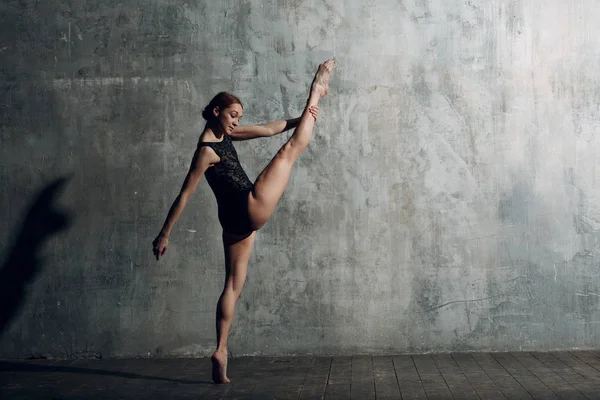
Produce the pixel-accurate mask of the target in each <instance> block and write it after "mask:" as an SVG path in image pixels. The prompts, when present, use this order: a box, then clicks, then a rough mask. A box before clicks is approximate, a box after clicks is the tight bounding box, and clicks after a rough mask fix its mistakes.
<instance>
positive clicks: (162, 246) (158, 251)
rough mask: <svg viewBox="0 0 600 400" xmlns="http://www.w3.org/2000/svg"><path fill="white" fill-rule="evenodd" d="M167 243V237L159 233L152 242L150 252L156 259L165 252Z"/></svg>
mask: <svg viewBox="0 0 600 400" xmlns="http://www.w3.org/2000/svg"><path fill="white" fill-rule="evenodd" d="M168 245H169V237H168V236H166V235H164V234H162V233H160V234H159V235H158V236H157V237H156V239H154V241H153V242H152V252H153V253H154V255H155V256H156V259H157V260H160V258H161V257H162V256H163V255H164V254H165V253H166V252H167V246H168Z"/></svg>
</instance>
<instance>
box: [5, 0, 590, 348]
mask: <svg viewBox="0 0 600 400" xmlns="http://www.w3.org/2000/svg"><path fill="white" fill-rule="evenodd" d="M599 18H600V5H598V4H597V3H596V2H594V1H592V0H580V1H573V0H569V1H563V2H549V1H543V0H532V1H525V0H511V1H508V0H470V1H443V2H442V1H437V0H403V1H378V2H373V1H368V0H360V1H352V2H350V1H348V0H346V1H340V2H334V1H322V2H317V1H305V2H300V1H280V0H271V1H254V0H251V1H226V2H212V3H210V2H208V1H201V0H185V1H184V0H169V1H164V0H152V1H146V2H141V1H138V0H133V1H128V2H126V3H124V2H122V1H112V0H103V1H101V0H88V1H86V2H59V1H56V0H49V1H45V2H34V1H30V0H23V1H16V0H7V1H4V2H3V3H2V4H0V58H1V59H2V61H1V63H0V85H1V86H2V90H0V141H1V142H0V178H1V181H2V185H1V187H0V218H1V220H2V221H4V224H3V225H4V229H2V230H0V250H1V251H2V253H1V254H2V256H1V257H3V258H2V259H0V261H1V262H3V263H5V264H4V265H7V263H8V261H7V260H8V259H9V257H8V255H9V254H10V251H11V248H12V247H11V246H13V243H14V241H15V237H16V233H17V232H18V231H19V229H20V228H21V225H22V221H23V218H24V215H25V214H26V213H27V210H28V207H29V205H30V204H31V202H32V201H33V200H34V198H35V195H36V193H38V191H39V190H40V189H41V188H43V187H45V186H46V185H48V184H49V183H50V182H52V181H53V180H55V179H58V178H60V177H65V176H70V177H71V178H70V180H69V181H68V183H67V184H66V186H65V189H64V191H63V193H62V195H61V196H60V206H61V207H63V208H64V209H66V210H68V211H69V212H70V213H72V215H73V223H72V225H71V226H70V227H69V228H68V229H67V230H65V231H62V232H60V233H58V234H56V235H54V236H52V237H50V238H49V239H48V241H47V242H46V243H45V245H43V246H42V247H41V249H40V268H39V272H38V273H37V274H36V275H35V278H34V279H32V280H31V281H28V282H25V283H23V282H19V281H18V280H15V285H16V286H18V285H21V286H23V289H24V292H23V293H24V294H23V300H22V304H21V305H20V306H19V308H18V309H16V310H15V313H14V317H13V318H12V319H11V322H10V325H8V326H6V327H5V328H4V330H3V332H2V333H1V334H2V336H0V356H1V357H28V356H32V355H33V356H39V355H42V356H43V355H51V356H67V357H76V356H78V355H86V354H90V353H91V354H102V355H103V356H139V355H144V356H145V355H152V356H166V355H174V356H189V355H193V356H203V355H208V354H210V353H211V352H212V351H213V349H214V345H215V341H216V340H215V337H216V335H215V332H214V313H215V305H216V301H217V299H218V297H219V294H220V290H221V285H222V282H223V277H224V268H223V254H222V248H221V244H220V241H221V232H220V228H219V224H218V220H217V215H216V202H215V200H214V197H213V195H212V193H211V192H210V189H209V187H208V185H207V184H206V182H205V181H202V183H201V184H200V185H199V187H198V190H197V191H196V193H195V195H194V197H193V198H192V200H190V202H189V203H188V206H187V208H186V209H185V211H184V213H183V214H182V216H181V218H180V220H179V221H178V223H177V224H176V226H175V228H174V230H173V233H172V235H171V239H170V247H169V250H168V252H167V255H166V257H165V258H164V259H162V260H161V261H160V262H156V260H153V256H152V252H151V241H152V240H153V239H154V237H155V236H156V234H157V233H158V231H159V229H160V227H161V225H162V223H163V221H164V218H165V216H166V213H167V211H168V208H169V206H170V205H171V203H172V201H173V200H174V199H175V196H176V195H177V193H178V191H179V188H180V187H181V184H182V181H183V178H184V177H185V174H186V172H187V168H188V166H189V162H190V160H191V156H192V154H193V151H194V148H195V146H196V143H197V140H198V135H199V133H200V132H201V130H202V128H203V120H202V119H201V116H200V114H201V111H202V109H203V107H204V106H205V105H206V103H208V101H209V100H210V98H211V97H212V96H213V95H214V94H216V93H217V92H218V91H221V90H227V91H232V92H233V93H235V94H237V95H238V96H239V97H241V99H242V101H243V103H244V116H245V117H244V121H243V123H263V122H266V121H269V120H274V119H281V118H292V117H296V116H298V115H299V113H300V112H301V110H302V107H303V103H304V101H305V99H306V96H307V93H308V85H309V83H310V80H311V79H312V74H313V73H314V70H315V68H316V66H317V64H318V63H319V62H322V61H323V60H325V59H326V58H329V57H332V56H333V57H335V59H336V60H337V66H336V71H335V73H334V76H333V78H332V81H331V84H330V94H329V95H328V96H327V97H326V98H324V99H323V101H322V102H321V104H320V109H321V111H320V116H319V121H318V122H317V124H316V127H315V131H314V137H313V140H312V141H311V143H310V145H309V147H308V148H307V150H306V151H305V153H304V154H303V155H302V157H301V158H300V160H299V161H298V162H297V164H296V165H295V167H294V172H293V175H292V177H291V179H290V183H289V186H288V187H287V189H286V192H285V193H284V195H283V198H282V200H281V202H280V203H279V205H278V208H277V210H276V212H275V214H274V215H273V217H272V218H271V220H270V221H269V222H268V224H267V225H266V226H265V227H264V228H263V229H261V230H260V231H259V233H258V236H257V238H256V242H255V248H254V251H253V254H252V258H251V260H250V265H249V273H248V279H247V282H246V285H245V287H244V291H243V293H242V296H241V299H240V301H239V302H238V305H237V309H236V317H235V321H234V325H233V328H232V333H231V338H230V350H231V352H232V353H233V354H234V355H241V354H246V355H254V354H265V355H282V354H317V353H319V354H322V353H333V354H356V353H373V354H381V353H392V352H393V353H399V352H430V351H467V350H474V351H477V350H480V351H490V350H491V351H494V350H534V349H535V350H550V349H573V348H595V347H597V343H598V337H599V330H598V327H599V325H600V311H599V306H600V281H599V274H600V272H599V271H600V270H599V268H598V267H599V266H600V263H599V261H598V260H599V258H598V256H599V255H600V233H599V232H600V189H599V188H600V175H598V176H597V175H596V172H599V174H600V161H598V160H600V158H598V157H597V152H596V150H598V149H600V135H598V131H599V129H600V108H599V107H598V104H599V99H600V91H599V90H598V88H599V87H600V78H599V75H598V71H599V70H600V68H599V67H600V57H598V56H599V54H598V51H599V50H598V49H599V47H598V45H599V42H598V38H600V25H598V24H597V23H596V21H598V19H599ZM288 137H289V133H285V134H283V135H280V136H276V137H273V138H265V139H257V140H254V141H248V142H237V143H236V148H237V150H238V152H239V154H240V158H241V162H242V165H243V166H244V168H245V169H246V171H247V172H248V175H249V176H250V178H251V179H254V178H255V177H256V176H257V175H258V174H259V173H260V171H261V170H262V168H264V166H266V164H267V163H268V162H269V160H270V159H271V158H272V157H273V155H274V154H275V153H276V152H277V150H278V149H279V148H280V147H281V146H282V144H283V143H285V141H286V139H287V138H288ZM11 279H12V278H11Z"/></svg>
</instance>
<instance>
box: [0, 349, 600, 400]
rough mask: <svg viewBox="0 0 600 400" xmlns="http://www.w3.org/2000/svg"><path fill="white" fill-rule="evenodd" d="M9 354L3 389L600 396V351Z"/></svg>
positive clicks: (24, 394)
mask: <svg viewBox="0 0 600 400" xmlns="http://www.w3.org/2000/svg"><path fill="white" fill-rule="evenodd" d="M228 375H229V377H230V378H231V380H232V382H231V383H230V384H227V385H214V384H212V383H211V381H210V361H209V360H208V359H128V360H116V359H108V360H60V361H52V360H34V361H8V360H5V361H0V398H2V399H38V398H39V399H148V398H156V399H179V398H181V399H320V398H325V399H461V400H462V399H465V400H468V399H532V398H533V399H569V400H576V399H600V353H598V352H592V351H574V352H551V353H469V354H464V353H453V354H435V355H413V356H410V355H400V356H373V357H371V356H353V357H282V358H279V357H278V358H269V357H241V358H234V359H230V361H229V374H228Z"/></svg>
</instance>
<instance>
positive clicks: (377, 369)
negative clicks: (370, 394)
mask: <svg viewBox="0 0 600 400" xmlns="http://www.w3.org/2000/svg"><path fill="white" fill-rule="evenodd" d="M373 376H374V379H375V397H376V398H377V399H398V398H400V397H401V395H400V388H399V387H398V379H397V378H396V371H395V370H394V362H393V361H392V357H390V356H377V357H373Z"/></svg>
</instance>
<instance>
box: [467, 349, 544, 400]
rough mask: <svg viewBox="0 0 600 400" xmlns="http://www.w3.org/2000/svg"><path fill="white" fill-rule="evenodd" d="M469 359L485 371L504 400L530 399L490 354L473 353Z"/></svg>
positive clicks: (523, 389) (525, 391)
mask: <svg viewBox="0 0 600 400" xmlns="http://www.w3.org/2000/svg"><path fill="white" fill-rule="evenodd" d="M471 357H473V359H474V360H475V361H476V362H477V364H479V366H480V367H481V368H482V369H483V370H484V371H485V373H486V374H487V375H488V376H489V377H490V379H491V380H492V381H493V382H494V384H495V385H496V386H497V387H498V388H499V389H500V391H501V392H502V393H503V394H504V396H506V398H508V399H511V400H512V399H514V400H527V399H531V398H532V397H531V395H530V394H529V393H528V392H527V390H525V388H523V386H522V385H521V384H520V383H519V382H518V381H517V380H516V379H515V378H513V376H512V375H511V374H510V373H509V372H508V371H507V370H506V369H505V368H504V367H503V366H502V365H500V364H499V363H498V361H497V360H496V359H495V358H494V357H492V355H491V354H487V353H474V354H471Z"/></svg>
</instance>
